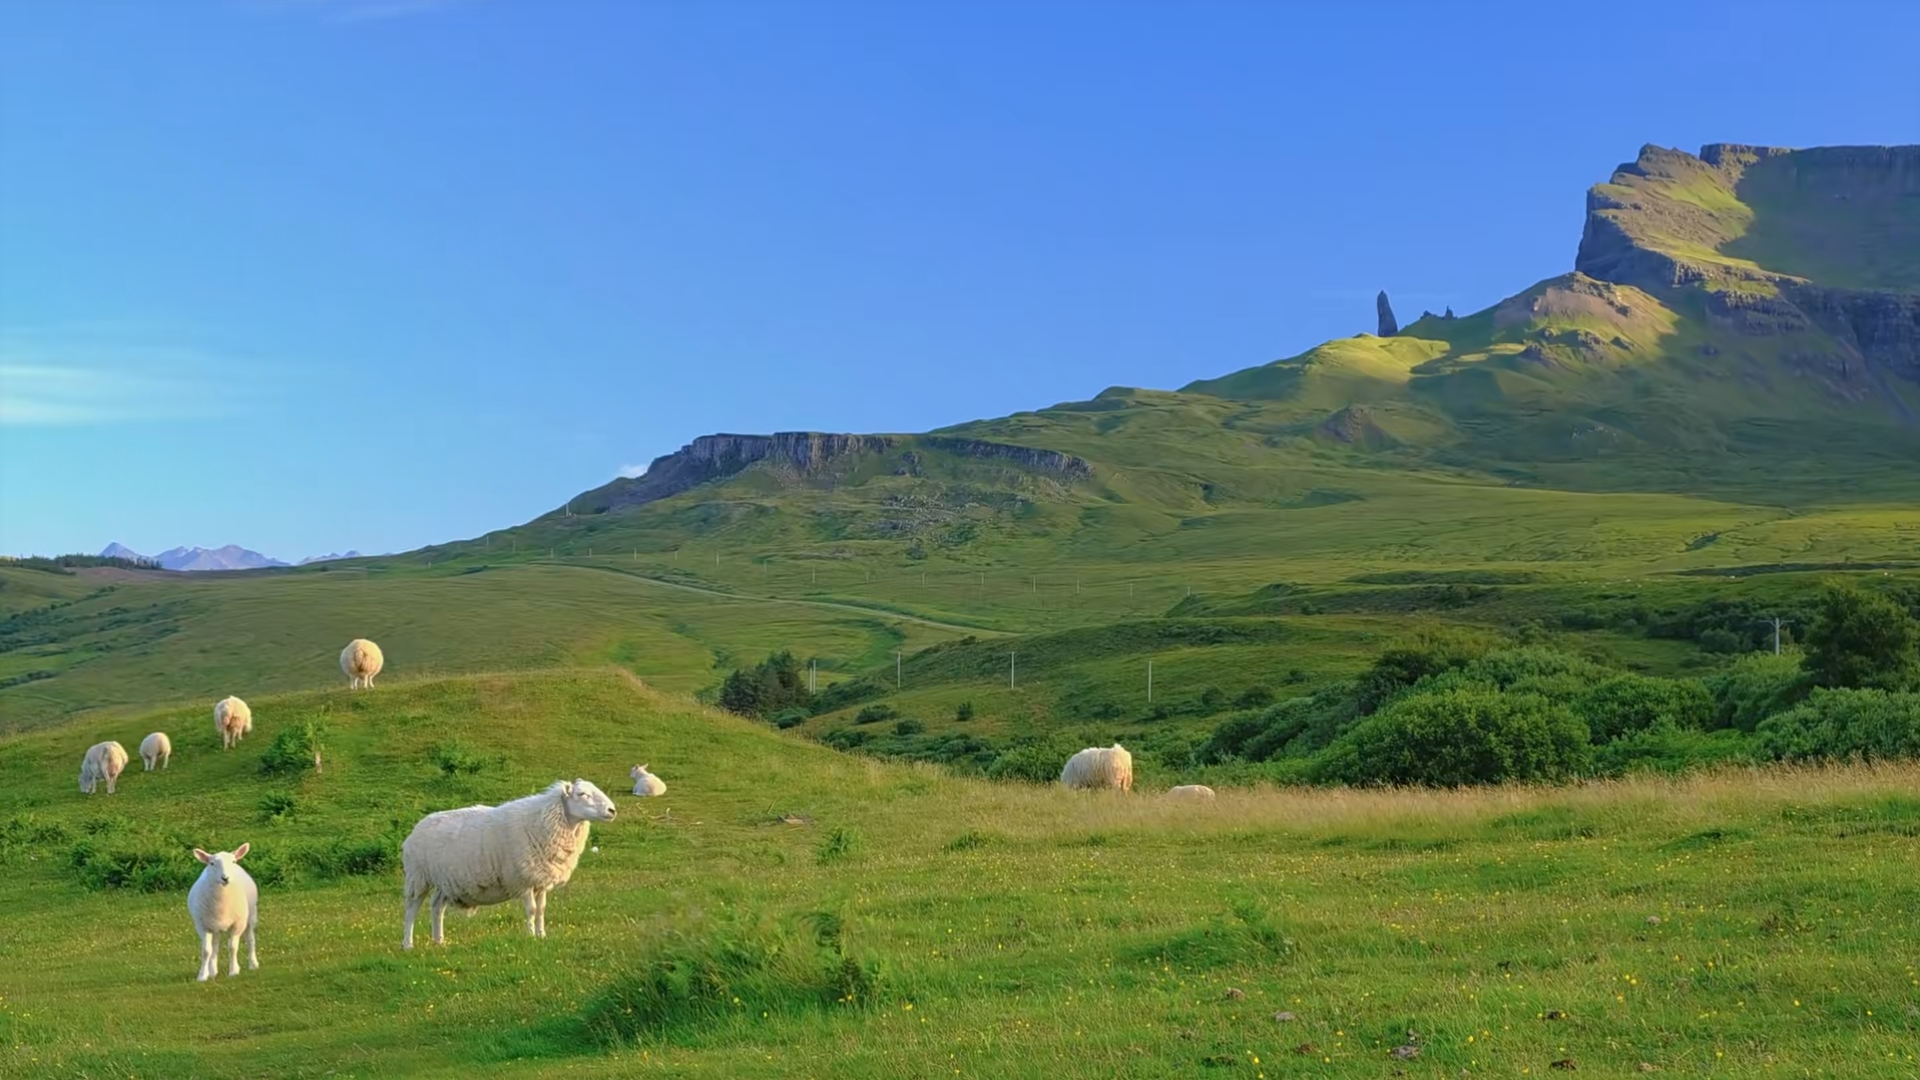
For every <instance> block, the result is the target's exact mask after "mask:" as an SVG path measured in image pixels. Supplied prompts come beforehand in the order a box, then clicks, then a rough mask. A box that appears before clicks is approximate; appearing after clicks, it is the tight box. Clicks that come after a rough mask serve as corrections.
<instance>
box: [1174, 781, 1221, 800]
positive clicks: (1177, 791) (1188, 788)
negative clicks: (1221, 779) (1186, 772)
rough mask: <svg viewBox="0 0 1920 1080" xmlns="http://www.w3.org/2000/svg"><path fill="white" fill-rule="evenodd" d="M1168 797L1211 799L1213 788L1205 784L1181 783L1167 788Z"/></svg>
mask: <svg viewBox="0 0 1920 1080" xmlns="http://www.w3.org/2000/svg"><path fill="white" fill-rule="evenodd" d="M1167 798H1169V799H1211V798H1213V789H1212V788H1210V787H1208V786H1207V785H1205V784H1181V785H1180V786H1179V787H1170V788H1168V789H1167Z"/></svg>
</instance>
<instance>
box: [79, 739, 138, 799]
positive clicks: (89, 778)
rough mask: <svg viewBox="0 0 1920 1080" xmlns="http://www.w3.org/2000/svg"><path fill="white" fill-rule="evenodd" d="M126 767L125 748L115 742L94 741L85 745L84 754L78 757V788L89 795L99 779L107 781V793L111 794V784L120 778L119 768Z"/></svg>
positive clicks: (98, 782)
mask: <svg viewBox="0 0 1920 1080" xmlns="http://www.w3.org/2000/svg"><path fill="white" fill-rule="evenodd" d="M126 767H127V748H126V747H124V746H121V745H120V744H119V743H117V742H103V743H94V744H93V745H92V746H89V747H87V753H86V756H84V757H82V758H81V759H80V790H81V792H83V793H84V794H87V795H91V794H93V791H94V789H95V788H96V787H99V786H100V781H102V780H105V781H106V782H107V794H109V795H111V794H113V785H114V783H115V782H116V781H118V780H119V779H120V770H122V769H124V768H126Z"/></svg>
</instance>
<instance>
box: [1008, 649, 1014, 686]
mask: <svg viewBox="0 0 1920 1080" xmlns="http://www.w3.org/2000/svg"><path fill="white" fill-rule="evenodd" d="M1007 689H1009V690H1011V689H1013V654H1012V653H1008V654H1007Z"/></svg>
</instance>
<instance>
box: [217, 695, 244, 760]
mask: <svg viewBox="0 0 1920 1080" xmlns="http://www.w3.org/2000/svg"><path fill="white" fill-rule="evenodd" d="M213 730H214V732H215V733H216V734H218V735H219V736H220V748H221V749H222V750H231V749H233V747H234V745H235V744H236V743H238V742H239V741H240V739H241V738H242V737H243V736H245V735H246V733H247V732H249V731H252V730H253V710H252V709H249V708H247V703H246V702H244V701H241V700H240V699H239V698H237V697H234V696H233V695H231V694H229V695H227V696H226V697H223V698H221V699H220V700H219V701H216V702H214V703H213Z"/></svg>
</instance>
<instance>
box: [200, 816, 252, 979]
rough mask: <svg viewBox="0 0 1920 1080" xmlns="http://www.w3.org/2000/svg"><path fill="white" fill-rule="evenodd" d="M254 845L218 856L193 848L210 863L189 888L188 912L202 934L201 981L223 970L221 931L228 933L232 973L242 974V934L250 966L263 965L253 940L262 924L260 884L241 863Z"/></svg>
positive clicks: (247, 845) (202, 858) (249, 967)
mask: <svg viewBox="0 0 1920 1080" xmlns="http://www.w3.org/2000/svg"><path fill="white" fill-rule="evenodd" d="M251 846H252V845H250V844H241V845H240V846H239V847H237V848H234V849H233V850H232V851H222V852H220V853H219V854H217V855H209V854H207V853H206V852H204V851H201V850H200V849H199V848H194V849H193V857H194V858H196V859H199V860H200V861H201V862H203V863H206V864H207V868H206V869H205V870H202V871H200V878H199V880H197V881H195V882H194V883H193V888H191V889H189V890H187V913H188V914H190V915H192V916H193V929H194V932H195V933H197V934H199V935H200V981H201V982H206V981H207V980H208V979H211V978H213V977H214V976H215V975H217V974H219V972H220V935H221V934H225V935H227V954H228V961H227V974H228V975H229V976H233V975H238V974H240V935H242V934H245V935H246V937H247V968H248V969H249V970H253V969H256V968H258V967H259V966H260V953H259V951H258V950H257V949H255V948H254V941H253V932H254V930H255V929H257V928H258V927H259V925H260V887H259V886H257V885H255V884H254V883H253V875H252V874H249V873H247V872H246V871H245V870H244V869H242V868H241V866H240V860H241V859H244V858H246V857H247V848H249V847H251Z"/></svg>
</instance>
